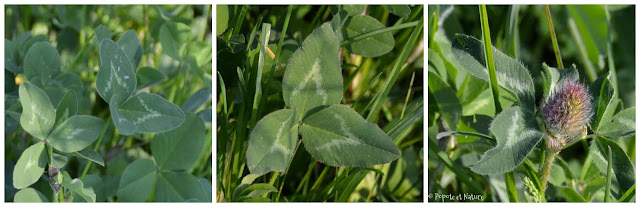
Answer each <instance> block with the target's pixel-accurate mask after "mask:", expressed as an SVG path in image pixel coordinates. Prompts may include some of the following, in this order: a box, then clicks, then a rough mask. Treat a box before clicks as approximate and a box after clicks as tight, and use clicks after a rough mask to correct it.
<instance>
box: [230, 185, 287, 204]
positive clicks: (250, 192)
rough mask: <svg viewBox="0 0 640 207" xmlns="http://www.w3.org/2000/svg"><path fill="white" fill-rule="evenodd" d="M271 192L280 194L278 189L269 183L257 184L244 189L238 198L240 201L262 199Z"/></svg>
mask: <svg viewBox="0 0 640 207" xmlns="http://www.w3.org/2000/svg"><path fill="white" fill-rule="evenodd" d="M271 192H278V189H276V188H275V187H273V186H272V185H269V184H267V183H257V184H253V185H251V186H249V187H248V188H246V189H244V190H243V191H242V192H241V193H240V195H239V196H238V201H244V200H247V199H252V198H258V197H262V196H263V195H265V194H267V193H271Z"/></svg>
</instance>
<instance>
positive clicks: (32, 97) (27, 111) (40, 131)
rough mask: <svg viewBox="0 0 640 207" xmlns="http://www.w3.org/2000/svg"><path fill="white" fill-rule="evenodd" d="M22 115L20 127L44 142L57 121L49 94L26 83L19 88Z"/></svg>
mask: <svg viewBox="0 0 640 207" xmlns="http://www.w3.org/2000/svg"><path fill="white" fill-rule="evenodd" d="M18 93H19V96H20V103H22V115H20V125H21V126H22V128H23V129H24V130H25V131H27V132H29V134H31V136H33V137H35V138H37V139H39V140H43V139H45V138H46V137H47V135H48V134H49V132H50V131H51V128H53V124H54V123H55V119H56V112H55V110H54V109H53V105H52V104H51V101H50V100H49V97H48V96H47V94H46V93H45V92H44V91H43V90H42V89H40V88H38V87H37V86H35V85H33V84H31V83H29V82H24V83H22V84H20V88H19V92H18Z"/></svg>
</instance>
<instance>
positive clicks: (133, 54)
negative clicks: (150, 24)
mask: <svg viewBox="0 0 640 207" xmlns="http://www.w3.org/2000/svg"><path fill="white" fill-rule="evenodd" d="M118 46H120V49H122V51H123V52H124V54H125V55H127V58H128V59H129V61H131V65H132V66H133V68H134V69H136V68H138V65H140V60H142V45H140V40H139V39H138V36H137V35H136V31H135V30H127V31H125V32H124V33H123V34H122V36H120V39H118Z"/></svg>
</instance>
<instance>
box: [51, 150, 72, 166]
mask: <svg viewBox="0 0 640 207" xmlns="http://www.w3.org/2000/svg"><path fill="white" fill-rule="evenodd" d="M52 158H53V161H52V163H51V166H52V167H55V168H58V169H60V168H63V167H64V166H65V165H66V164H67V161H68V160H69V159H68V158H67V156H66V155H61V154H58V153H53V157H52Z"/></svg>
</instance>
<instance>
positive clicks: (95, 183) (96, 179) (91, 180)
mask: <svg viewBox="0 0 640 207" xmlns="http://www.w3.org/2000/svg"><path fill="white" fill-rule="evenodd" d="M82 184H84V187H85V188H92V189H93V191H94V193H95V194H96V202H104V201H105V200H104V198H103V197H102V196H103V195H102V194H103V192H102V191H103V189H102V187H104V184H103V183H102V179H101V178H100V176H97V175H91V174H89V175H86V176H85V177H84V179H83V180H82ZM116 190H117V189H116ZM73 202H87V201H86V200H84V198H82V197H81V196H77V197H74V198H73Z"/></svg>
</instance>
